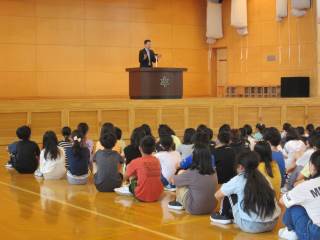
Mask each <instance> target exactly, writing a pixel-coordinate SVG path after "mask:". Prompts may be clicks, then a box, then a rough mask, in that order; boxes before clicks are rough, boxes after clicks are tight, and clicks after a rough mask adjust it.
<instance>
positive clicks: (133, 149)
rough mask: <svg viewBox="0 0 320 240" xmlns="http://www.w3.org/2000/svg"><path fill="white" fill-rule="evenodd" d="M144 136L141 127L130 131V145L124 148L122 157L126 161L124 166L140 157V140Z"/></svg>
mask: <svg viewBox="0 0 320 240" xmlns="http://www.w3.org/2000/svg"><path fill="white" fill-rule="evenodd" d="M145 136H146V133H145V131H144V129H143V128H142V127H138V128H135V129H134V130H133V131H132V134H131V137H130V144H129V145H128V146H126V147H125V148H124V157H125V159H126V165H128V164H129V163H130V162H131V161H132V160H134V159H137V158H140V157H141V152H140V149H139V146H140V142H141V139H142V138H144V137H145Z"/></svg>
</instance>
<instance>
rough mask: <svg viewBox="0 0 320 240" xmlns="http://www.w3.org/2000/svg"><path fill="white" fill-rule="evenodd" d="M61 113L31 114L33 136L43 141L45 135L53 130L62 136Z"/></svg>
mask: <svg viewBox="0 0 320 240" xmlns="http://www.w3.org/2000/svg"><path fill="white" fill-rule="evenodd" d="M61 122H62V121H61V112H33V113H31V128H32V136H33V137H34V138H35V139H36V140H37V141H41V140H42V136H43V134H44V133H45V132H46V131H48V130H52V131H55V132H56V133H57V134H58V135H60V130H61V127H62V126H61Z"/></svg>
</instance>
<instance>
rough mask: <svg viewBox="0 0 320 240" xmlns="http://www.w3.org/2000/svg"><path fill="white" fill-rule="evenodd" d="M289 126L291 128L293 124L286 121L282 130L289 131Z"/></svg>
mask: <svg viewBox="0 0 320 240" xmlns="http://www.w3.org/2000/svg"><path fill="white" fill-rule="evenodd" d="M289 128H291V124H290V123H284V124H283V126H282V130H283V131H285V132H287V131H288V130H289Z"/></svg>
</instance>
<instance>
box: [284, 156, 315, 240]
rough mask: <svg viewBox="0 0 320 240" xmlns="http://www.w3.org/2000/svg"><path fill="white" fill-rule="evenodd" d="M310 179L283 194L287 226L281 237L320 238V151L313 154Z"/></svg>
mask: <svg viewBox="0 0 320 240" xmlns="http://www.w3.org/2000/svg"><path fill="white" fill-rule="evenodd" d="M309 169H310V173H311V177H310V179H308V180H306V181H304V182H303V183H301V184H299V185H297V186H296V187H295V188H293V189H292V190H291V191H289V192H287V193H286V194H285V195H283V197H282V199H281V200H280V203H281V204H282V205H284V206H285V207H287V210H286V212H285V214H284V216H283V220H282V221H283V224H284V225H285V226H286V227H285V228H282V229H280V230H279V237H280V238H282V239H288V240H296V239H300V240H318V239H320V151H319V150H318V151H316V152H314V153H313V154H312V155H311V159H310V163H309Z"/></svg>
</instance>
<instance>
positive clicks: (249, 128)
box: [243, 124, 253, 136]
mask: <svg viewBox="0 0 320 240" xmlns="http://www.w3.org/2000/svg"><path fill="white" fill-rule="evenodd" d="M243 128H244V129H245V130H246V133H247V135H248V136H250V135H251V134H252V132H253V131H252V127H251V125H249V124H246V125H244V126H243Z"/></svg>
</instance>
